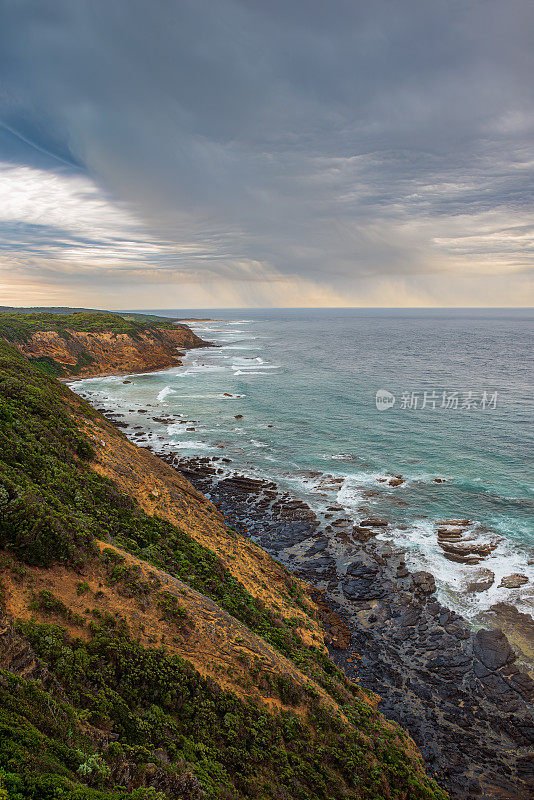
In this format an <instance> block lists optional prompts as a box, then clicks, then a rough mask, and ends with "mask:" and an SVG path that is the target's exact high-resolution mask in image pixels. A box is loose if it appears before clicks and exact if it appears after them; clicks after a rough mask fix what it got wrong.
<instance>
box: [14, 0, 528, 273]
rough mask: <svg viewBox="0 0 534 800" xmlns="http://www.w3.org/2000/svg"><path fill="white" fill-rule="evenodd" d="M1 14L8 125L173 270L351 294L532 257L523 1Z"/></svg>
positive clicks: (65, 3)
mask: <svg viewBox="0 0 534 800" xmlns="http://www.w3.org/2000/svg"><path fill="white" fill-rule="evenodd" d="M0 7H1V8H2V17H3V24H2V26H1V28H0V53H1V54H2V55H1V56H0V73H1V75H2V83H1V87H2V91H1V94H0V114H1V117H2V119H3V120H4V122H5V124H7V125H8V126H9V127H10V128H11V129H13V130H17V131H19V132H20V134H21V135H22V136H23V137H24V138H25V139H27V140H31V141H33V142H34V143H35V144H36V145H37V146H38V147H39V148H40V149H41V150H44V151H46V152H52V153H55V154H56V155H57V156H58V157H59V158H61V159H63V161H66V162H68V164H70V169H72V170H77V169H81V170H84V171H86V172H87V173H88V174H89V175H91V176H92V177H94V178H95V179H96V180H97V181H98V182H99V183H100V185H102V186H103V187H104V188H105V189H106V190H108V191H109V192H111V193H112V194H113V195H114V196H115V197H116V198H117V199H119V200H120V201H121V202H123V203H125V204H127V205H128V206H129V207H130V208H132V209H133V210H134V211H135V213H136V214H137V215H138V216H139V218H140V219H142V220H143V222H144V223H145V224H146V225H147V226H148V228H149V229H150V230H151V232H152V235H153V236H154V237H155V238H156V239H158V241H159V240H161V241H164V242H166V243H168V247H169V252H168V253H167V254H166V256H165V254H164V255H163V256H162V259H161V268H162V269H164V268H165V263H166V262H165V258H168V263H169V264H173V263H174V261H173V256H172V250H173V247H174V246H176V247H178V248H179V247H180V246H183V245H186V244H187V243H191V244H194V245H197V246H199V248H200V251H202V243H205V252H204V253H203V255H202V256H201V257H200V256H199V258H197V263H196V264H195V269H197V268H200V267H199V264H198V262H199V261H200V260H201V259H202V260H203V262H204V264H205V269H206V270H209V271H210V275H211V274H212V273H213V274H220V275H221V276H222V277H224V278H228V277H236V276H240V275H241V270H240V269H239V268H237V267H236V266H235V265H236V263H239V261H240V260H247V259H248V260H249V261H250V262H254V263H258V264H260V263H261V264H262V265H263V267H262V269H263V272H262V275H263V276H265V274H267V273H268V272H269V270H271V273H272V274H273V275H275V274H276V273H283V274H288V275H300V276H303V277H304V278H308V277H311V278H313V279H314V280H318V281H322V282H324V283H326V284H328V283H332V284H333V285H334V284H335V285H336V286H338V287H341V288H343V286H350V285H352V283H351V282H353V281H354V280H357V279H359V278H361V277H362V276H369V275H372V274H374V273H375V274H379V275H382V274H391V275H392V276H396V275H401V276H403V275H410V274H414V275H417V274H420V273H421V272H428V273H434V272H440V271H444V272H447V271H448V270H450V271H451V272H454V271H455V270H458V269H459V268H461V269H465V268H466V267H465V261H466V259H469V258H470V257H473V259H474V260H475V261H477V263H478V261H480V260H483V259H484V258H487V259H488V260H489V261H491V263H492V264H497V265H499V264H500V266H501V268H502V269H503V270H505V269H508V268H514V267H515V266H517V263H521V264H525V262H526V260H527V259H528V258H531V256H532V235H531V231H529V230H528V225H527V223H526V221H525V219H524V215H525V214H526V213H527V212H528V210H529V209H531V208H532V186H533V183H532V177H533V175H532V172H533V170H532V163H533V160H534V152H533V151H534V148H533V146H532V137H533V133H534V104H533V93H534V85H533V82H532V74H534V48H533V47H532V34H533V32H534V5H533V4H532V2H530V0H509V2H508V3H506V4H505V3H502V2H500V0H435V2H430V3H429V2H428V0H405V2H391V0H389V1H386V0H377V1H376V2H371V3H370V2H363V0H333V2H330V3H324V2H319V0H300V2H290V3H287V2H283V1H282V0H246V2H245V0H242V2H238V1H237V0H217V2H215V0H153V2H150V3H147V2H146V0H115V2H109V0H91V1H89V0H74V2H73V0H48V1H47V2H37V0H18V1H17V2H8V1H7V0H4V1H3V2H2V3H1V4H0ZM514 215H516V216H515V217H514ZM492 226H493V227H492ZM506 232H508V233H506ZM482 233H484V235H482ZM471 234H472V236H471ZM458 240H461V245H460V244H458ZM503 242H504V244H503ZM459 259H460V261H461V266H459V261H458V260H459ZM252 274H253V273H250V274H249V277H251V276H252Z"/></svg>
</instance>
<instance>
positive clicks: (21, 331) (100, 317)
mask: <svg viewBox="0 0 534 800" xmlns="http://www.w3.org/2000/svg"><path fill="white" fill-rule="evenodd" d="M158 328H167V329H171V330H172V329H173V328H174V325H173V324H172V322H169V321H167V320H165V319H161V320H158V318H157V317H154V321H150V323H148V322H136V321H135V320H134V319H132V318H130V319H125V318H124V317H121V316H118V315H117V314H112V313H111V312H107V311H95V312H77V313H75V314H48V313H43V312H41V313H35V314H19V313H2V314H0V336H2V337H3V338H4V339H7V340H8V341H10V342H24V341H26V340H27V339H28V338H29V337H30V336H31V334H32V333H35V332H37V331H55V332H56V333H59V334H60V336H62V337H63V338H66V339H68V338H69V337H70V336H71V334H70V331H71V330H74V331H85V332H88V333H102V332H104V331H106V332H107V331H110V332H111V333H126V334H128V335H129V336H133V337H138V336H139V335H140V334H141V333H143V332H145V331H146V330H147V329H149V330H153V329H158Z"/></svg>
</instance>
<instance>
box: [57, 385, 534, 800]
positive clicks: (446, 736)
mask: <svg viewBox="0 0 534 800" xmlns="http://www.w3.org/2000/svg"><path fill="white" fill-rule="evenodd" d="M129 374H132V373H129ZM82 379H83V378H82ZM69 382H70V383H75V382H76V381H72V380H71V381H69ZM100 402H101V401H100ZM98 408H99V410H100V411H102V412H103V413H104V414H105V415H106V416H107V418H108V419H109V420H110V421H111V422H114V423H115V424H117V425H118V426H119V427H121V428H129V426H128V425H127V424H126V423H124V422H121V421H120V420H119V419H117V416H120V414H118V413H117V411H115V412H113V411H110V410H109V409H107V410H106V409H105V408H102V406H101V405H99V406H98ZM150 413H156V412H155V410H154V412H150ZM137 427H139V426H137ZM137 436H138V437H139V436H140V434H137ZM134 441H135V439H134ZM148 449H149V450H150V449H151V450H152V451H153V452H154V454H155V455H157V456H159V457H160V458H163V460H165V461H167V462H168V463H169V464H171V465H172V466H173V467H174V468H176V469H177V470H178V471H179V472H181V473H182V474H184V475H185V477H187V478H188V480H189V481H190V482H191V483H192V484H193V485H194V486H195V488H197V489H198V490H199V491H201V492H202V493H203V494H205V495H206V496H207V497H209V499H210V500H211V501H212V502H214V503H215V505H216V506H217V507H218V508H219V509H220V510H221V511H222V513H223V514H224V515H225V517H226V518H227V520H228V522H229V523H230V524H232V525H233V526H234V527H235V528H236V529H237V530H238V531H239V532H241V533H243V534H244V535H245V536H249V537H250V538H252V539H253V540H254V541H255V542H257V543H258V544H260V545H261V546H262V547H263V548H264V549H265V550H266V551H267V552H269V553H270V554H271V555H273V556H274V557H275V558H277V559H278V560H280V561H281V562H282V563H284V564H285V565H286V566H288V567H289V568H290V569H291V570H292V571H294V572H295V574H296V575H297V576H298V577H300V578H302V579H304V580H306V581H307V582H308V583H309V584H310V585H311V586H312V587H313V588H314V589H315V590H316V598H317V599H318V600H320V604H321V607H322V609H323V621H324V623H325V625H326V627H327V630H329V639H330V641H329V651H330V654H331V657H332V658H333V660H334V661H335V662H336V663H337V664H338V666H340V667H342V668H343V669H344V671H345V672H346V674H347V675H348V676H349V677H350V678H351V679H353V680H356V681H358V682H359V683H360V685H362V686H365V687H367V688H370V689H372V690H373V691H375V692H376V691H378V693H379V694H380V695H381V698H382V705H381V710H382V711H383V713H384V714H385V716H388V717H390V718H391V719H394V720H395V721H398V722H399V723H400V724H401V725H403V727H406V728H407V729H408V730H409V732H410V734H411V735H412V736H413V738H414V739H415V741H416V743H417V744H418V746H419V747H420V749H421V751H422V753H423V757H424V758H425V761H426V763H427V767H428V768H429V769H430V770H432V772H433V773H435V775H436V777H437V778H438V780H439V781H440V782H442V784H443V785H444V786H446V787H447V788H448V789H449V791H451V794H452V796H453V797H458V798H469V797H480V792H479V786H482V787H483V789H484V791H485V792H486V794H484V797H488V798H489V797H493V798H503V797H509V798H517V800H523V798H525V800H526V798H527V796H528V795H527V794H525V793H521V791H520V790H518V791H517V792H516V791H515V790H514V788H513V784H514V781H512V782H510V779H509V778H507V777H506V775H507V773H510V770H512V774H515V775H520V776H521V778H522V780H526V778H527V777H528V776H529V770H531V768H532V765H531V762H530V760H529V751H528V746H529V740H528V733H527V734H526V733H525V731H527V730H528V727H529V725H533V721H532V719H531V717H530V716H529V711H528V702H529V700H532V699H533V697H534V683H533V682H532V680H530V678H528V676H527V675H525V674H524V673H522V672H521V671H520V670H519V669H518V667H517V663H516V662H517V657H516V655H515V653H514V652H513V651H512V649H511V647H510V645H509V643H508V640H507V638H506V637H505V636H504V635H503V634H502V633H501V632H500V631H499V630H493V631H492V630H485V629H481V630H480V631H478V632H476V631H473V629H472V628H471V626H469V625H467V624H466V622H465V620H463V619H462V618H461V617H460V616H459V615H458V614H456V613H455V612H454V611H450V610H449V609H447V608H446V607H445V606H443V605H442V604H441V603H439V602H438V601H437V599H436V597H435V582H434V579H433V576H432V575H430V574H429V573H426V572H421V571H420V572H415V573H413V572H410V571H409V570H408V569H407V567H406V560H405V554H404V553H403V551H402V550H401V549H400V548H399V547H397V546H392V545H391V543H388V542H384V541H381V540H380V539H376V538H374V537H373V538H369V540H367V541H363V542H362V541H358V540H357V539H355V538H354V537H353V536H350V535H348V534H347V533H346V532H343V531H342V530H339V529H338V530H335V531H334V532H327V531H325V530H324V525H321V523H320V521H319V520H318V519H317V516H316V515H315V513H314V512H313V511H312V509H311V508H310V507H309V506H308V505H307V504H306V503H304V502H303V501H302V500H298V499H297V498H295V497H292V496H291V495H290V494H288V493H287V492H284V491H283V490H282V489H281V488H280V487H279V486H277V485H276V484H275V483H273V482H270V481H266V480H264V479H258V478H257V477H251V476H249V475H245V474H242V473H239V472H238V471H237V470H234V473H235V474H234V476H233V477H232V476H231V475H230V476H229V475H228V473H229V472H230V473H231V472H232V469H233V468H232V465H231V463H230V464H228V463H227V462H229V461H230V460H229V459H225V458H224V457H223V456H219V457H208V456H205V457H197V458H183V457H181V455H180V454H179V453H169V454H167V455H164V454H163V455H162V453H161V452H158V450H157V448H153V447H151V446H150V445H149V447H148ZM511 746H513V748H515V749H516V750H517V753H516V754H515V755H514V756H513V757H512V756H511V755H510V747H511ZM490 764H491V765H492V769H491V774H490V771H489V770H488V765H490ZM485 765H486V766H485ZM477 770H480V771H477ZM516 770H517V772H516ZM494 772H497V774H498V778H497V781H500V783H498V785H497V788H496V789H495V792H493V790H492V793H488V792H489V788H488V787H489V786H490V784H491V782H492V781H493V780H494V779H493V777H492V774H493V773H494ZM504 792H507V794H504Z"/></svg>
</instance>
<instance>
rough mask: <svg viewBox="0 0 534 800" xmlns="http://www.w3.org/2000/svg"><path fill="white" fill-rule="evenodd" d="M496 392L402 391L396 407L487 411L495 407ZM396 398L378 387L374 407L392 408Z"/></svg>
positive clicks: (412, 409) (381, 409)
mask: <svg viewBox="0 0 534 800" xmlns="http://www.w3.org/2000/svg"><path fill="white" fill-rule="evenodd" d="M497 394H498V393H497V392H486V391H484V392H474V391H472V390H471V389H469V390H466V391H463V390H460V389H454V390H445V391H442V390H435V389H432V390H431V391H426V390H425V391H407V392H402V393H401V397H400V401H399V403H398V408H401V409H406V410H409V411H415V410H416V409H419V410H420V411H437V410H440V409H444V410H446V411H457V410H462V411H489V410H491V409H494V408H497ZM396 402H397V398H396V397H395V395H394V394H391V392H388V390H387V389H379V390H378V391H377V393H376V396H375V403H376V407H377V409H378V410H379V411H386V410H387V409H388V408H393V406H394V405H395V403H396Z"/></svg>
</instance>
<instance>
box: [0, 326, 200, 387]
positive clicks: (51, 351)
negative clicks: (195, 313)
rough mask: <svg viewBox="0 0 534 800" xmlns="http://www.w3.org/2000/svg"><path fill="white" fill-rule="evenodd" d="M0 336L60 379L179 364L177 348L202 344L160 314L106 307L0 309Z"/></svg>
mask: <svg viewBox="0 0 534 800" xmlns="http://www.w3.org/2000/svg"><path fill="white" fill-rule="evenodd" d="M0 339H3V340H5V341H7V342H10V343H12V344H14V345H15V346H16V347H17V348H18V349H19V350H20V352H22V353H23V355H25V356H26V357H27V358H28V359H29V360H30V361H31V362H32V363H33V364H34V365H35V366H37V367H38V368H39V369H41V370H42V371H43V372H46V373H47V374H49V375H52V376H54V377H59V378H66V377H69V376H77V375H88V374H101V373H102V372H124V371H128V370H134V371H135V370H138V371H144V370H151V369H163V368H165V367H169V366H174V365H176V364H177V363H179V355H178V350H179V348H181V347H185V348H189V347H198V346H202V345H204V344H205V342H203V341H202V339H200V338H199V337H198V336H196V335H195V334H194V333H193V331H192V330H191V329H190V328H188V327H187V326H186V325H181V324H178V323H176V322H173V321H172V320H170V319H167V318H165V317H155V316H154V317H152V316H150V315H148V314H126V315H120V314H114V313H111V312H108V311H75V312H73V313H72V314H67V313H62V314H55V313H49V312H46V311H40V312H31V311H26V312H24V313H22V312H19V311H11V312H4V313H0Z"/></svg>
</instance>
